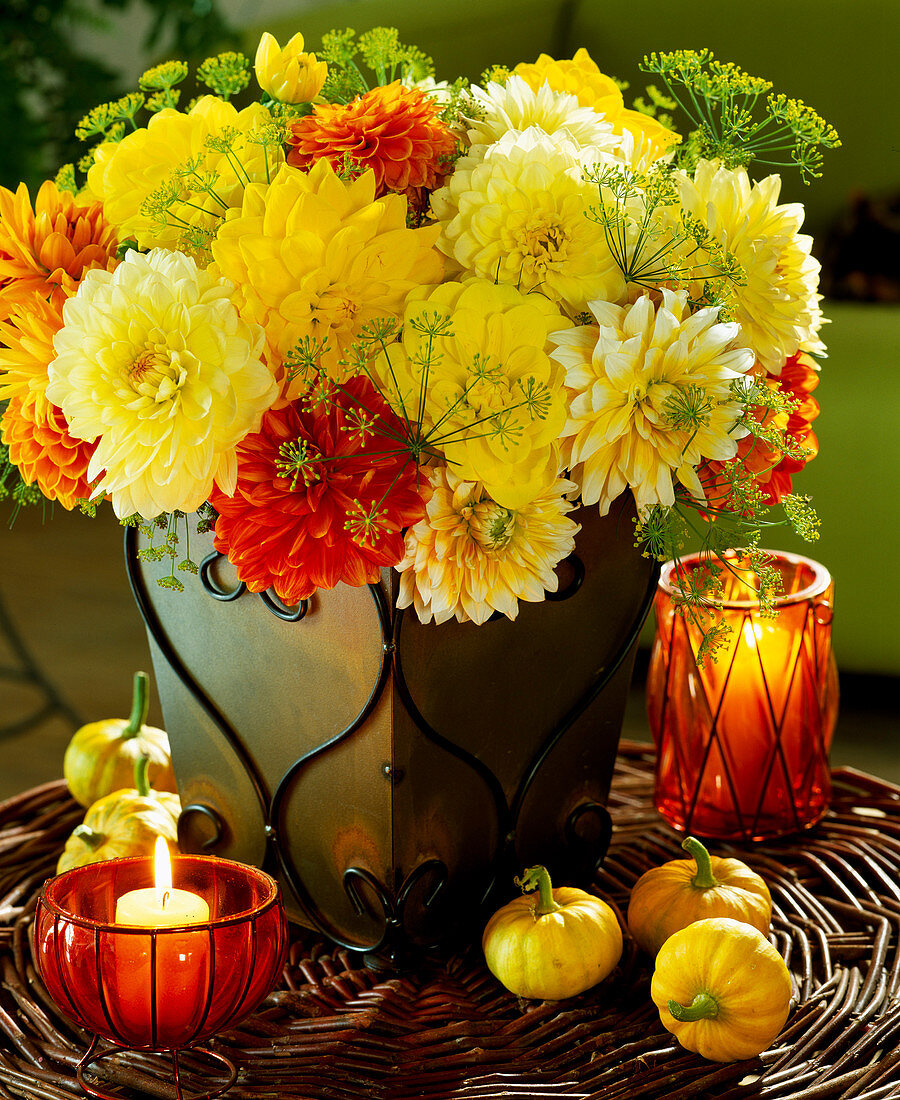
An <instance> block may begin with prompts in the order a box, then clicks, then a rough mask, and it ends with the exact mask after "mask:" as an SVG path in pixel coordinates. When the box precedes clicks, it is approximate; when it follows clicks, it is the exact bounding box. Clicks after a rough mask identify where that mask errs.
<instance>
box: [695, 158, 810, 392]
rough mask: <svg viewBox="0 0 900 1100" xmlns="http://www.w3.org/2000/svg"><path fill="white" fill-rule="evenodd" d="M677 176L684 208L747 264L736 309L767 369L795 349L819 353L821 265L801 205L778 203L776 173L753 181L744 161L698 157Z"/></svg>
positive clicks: (777, 371) (774, 369) (774, 368)
mask: <svg viewBox="0 0 900 1100" xmlns="http://www.w3.org/2000/svg"><path fill="white" fill-rule="evenodd" d="M675 180H676V182H677V186H678V189H679V192H680V194H681V201H682V204H683V206H684V207H685V209H687V210H688V211H689V212H690V213H691V214H694V215H695V216H696V217H697V218H699V219H700V221H701V222H703V223H705V224H706V225H707V226H708V227H709V230H710V232H711V233H712V235H713V237H715V238H716V240H717V241H719V242H720V243H721V244H722V245H723V246H724V247H725V248H727V249H728V250H729V251H730V252H732V253H734V255H735V257H736V258H737V260H738V262H739V263H740V264H741V266H742V267H743V269H744V272H745V274H746V279H747V281H746V284H745V285H743V286H738V287H737V288H736V291H735V294H736V308H735V312H734V316H735V320H737V321H738V322H740V325H741V328H742V330H743V332H744V338H745V340H746V342H747V343H748V344H749V345H750V346H751V347H752V348H753V350H754V351H755V352H756V355H757V358H758V359H759V361H760V362H761V363H762V365H763V366H764V367H765V368H766V370H767V371H769V372H770V373H772V374H776V375H777V374H780V373H781V368H782V367H783V366H784V363H785V360H786V359H788V358H789V357H790V356H792V355H796V354H797V352H798V351H806V352H812V353H822V352H824V350H825V345H824V344H823V343H822V341H821V340H820V339H819V335H818V333H819V329H820V327H821V325H822V310H821V307H820V306H819V302H820V301H821V295H820V294H818V293H817V290H818V285H819V270H820V265H819V262H818V260H816V259H814V258H813V257H812V256H811V255H810V249H811V247H812V237H810V236H807V235H806V234H803V233H801V232H800V227H801V226H802V224H803V214H804V211H803V205H802V204H801V203H787V204H785V205H782V206H779V205H778V195H779V192H780V190H781V178H780V177H779V176H777V175H772V176H767V177H766V178H765V179H763V180H760V181H759V182H758V183H751V182H750V177H749V176H748V174H747V170H746V168H723V167H722V166H721V165H719V164H717V163H714V162H712V161H701V162H700V163H699V164H698V165H697V169H696V171H695V172H694V178H693V179H691V178H690V177H689V176H688V175H687V174H686V173H684V172H676V173H675Z"/></svg>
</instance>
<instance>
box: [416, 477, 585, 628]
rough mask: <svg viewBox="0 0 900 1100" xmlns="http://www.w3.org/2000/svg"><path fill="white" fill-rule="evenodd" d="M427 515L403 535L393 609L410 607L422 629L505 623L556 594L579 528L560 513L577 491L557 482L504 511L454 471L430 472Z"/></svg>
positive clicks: (564, 513)
mask: <svg viewBox="0 0 900 1100" xmlns="http://www.w3.org/2000/svg"><path fill="white" fill-rule="evenodd" d="M429 476H430V480H431V486H432V494H431V499H430V501H429V502H428V506H427V508H428V515H427V517H426V518H425V519H424V520H421V521H420V522H419V523H417V524H416V525H415V526H414V527H412V528H410V530H409V531H408V532H407V534H406V555H405V557H404V558H403V560H402V561H401V562H400V564H399V565H397V567H396V568H397V569H398V570H399V572H400V594H399V596H398V597H397V606H398V607H409V606H410V605H413V606H414V607H415V610H416V614H417V615H418V617H419V619H421V621H422V622H423V623H429V622H431V621H432V619H433V620H434V621H435V622H436V623H442V622H446V620H447V619H450V618H453V617H455V618H457V619H458V620H459V621H460V622H463V623H465V622H470V621H471V622H474V623H483V622H485V621H486V620H487V619H489V618H490V617H491V615H493V613H494V612H495V611H499V612H501V613H502V614H503V615H505V616H506V617H507V618H508V619H515V618H516V616H517V615H518V613H519V600H527V601H529V602H532V603H538V602H540V601H541V600H543V599H544V598H545V596H544V594H545V592H555V591H556V590H557V587H558V585H559V580H558V578H557V575H556V573H555V572H554V570H555V568H556V566H557V565H558V564H559V562H560V561H562V559H563V558H565V557H566V556H567V555H569V554H571V553H572V551H573V549H574V547H575V535H576V533H577V532H578V531H579V530H581V528H580V527H579V525H578V524H577V523H574V522H573V521H572V520H571V519H569V518H568V516H567V515H566V513H567V512H570V511H571V510H572V508H573V507H574V505H573V504H572V503H571V502H570V501H569V500H568V499H567V495H568V494H570V493H572V492H574V490H575V488H576V487H575V486H574V485H573V484H572V483H571V482H570V481H564V480H562V479H561V478H560V479H558V480H557V481H555V482H554V483H553V484H552V485H551V486H549V487H548V488H547V490H546V491H544V492H542V493H541V494H540V495H539V496H538V497H535V499H534V500H532V501H530V502H529V503H528V504H526V505H525V506H524V507H523V508H521V509H510V508H504V507H503V506H502V505H500V504H497V502H496V501H494V500H492V499H491V498H490V496H489V495H488V493H487V492H486V491H485V488H484V486H483V485H481V484H479V483H478V482H471V481H463V480H462V479H461V478H460V477H458V476H457V475H456V474H455V473H453V471H452V470H449V469H447V468H446V467H437V468H434V469H432V470H430V471H429Z"/></svg>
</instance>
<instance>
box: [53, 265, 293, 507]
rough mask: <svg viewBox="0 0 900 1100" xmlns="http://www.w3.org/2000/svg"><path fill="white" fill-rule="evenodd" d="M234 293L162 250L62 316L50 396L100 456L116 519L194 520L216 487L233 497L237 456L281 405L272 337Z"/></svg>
mask: <svg viewBox="0 0 900 1100" xmlns="http://www.w3.org/2000/svg"><path fill="white" fill-rule="evenodd" d="M233 290H234V287H233V286H232V284H231V283H230V282H228V281H227V280H225V279H219V278H216V277H214V276H213V275H211V274H209V273H208V272H206V271H203V270H201V269H199V268H198V267H197V265H196V263H195V262H194V261H193V260H192V259H190V258H189V257H187V256H184V255H182V254H181V253H177V252H168V251H166V250H163V249H154V250H153V251H152V252H149V253H148V254H146V255H142V254H140V253H138V252H135V251H131V252H129V253H128V254H127V256H126V257H125V259H124V260H123V261H122V263H121V264H120V265H119V266H118V267H117V268H116V270H115V271H114V272H108V271H104V270H101V269H99V268H95V269H94V270H92V271H89V272H88V273H87V274H86V275H85V277H84V278H83V279H82V281H81V285H80V286H79V288H78V293H77V294H76V295H75V296H74V297H73V298H70V299H68V301H67V302H66V303H65V306H64V307H63V321H64V325H63V327H62V328H61V329H60V331H59V332H58V333H57V334H56V336H55V337H54V341H53V343H54V348H55V352H56V358H55V359H54V361H53V362H52V363H51V364H50V367H49V378H50V381H49V384H48V386H47V396H48V398H49V400H51V401H52V402H53V403H54V404H56V405H58V406H59V407H60V408H61V409H62V410H63V412H64V413H65V416H66V419H67V421H68V423H69V431H70V433H71V434H72V435H73V436H74V437H76V438H78V439H85V440H88V441H90V442H93V441H94V440H96V441H97V449H96V451H95V452H94V456H93V458H92V460H91V465H90V469H89V470H88V480H90V481H93V480H94V478H96V477H101V475H102V477H101V480H100V482H99V484H98V485H97V489H96V492H97V494H98V495H102V494H109V496H110V497H111V498H112V504H113V508H114V510H115V513H116V515H117V516H120V517H122V516H128V515H131V514H133V513H135V512H137V513H139V514H140V515H141V516H143V517H144V518H145V519H152V518H153V517H154V516H157V515H159V514H160V513H161V512H171V511H174V510H175V509H180V510H182V511H185V512H190V511H193V510H194V509H196V508H197V507H199V505H200V504H202V503H203V501H204V500H206V498H207V497H208V496H209V493H210V491H211V489H212V486H213V482H216V483H217V484H218V486H219V487H220V488H221V489H222V490H223V491H224V492H225V493H232V492H234V487H235V482H236V476H237V464H236V458H235V451H234V448H235V445H236V444H237V443H238V442H240V440H241V439H243V437H244V436H245V435H246V434H247V433H248V432H251V431H255V430H256V429H257V428H258V427H259V423H260V419H261V417H262V414H263V412H264V411H265V410H266V409H267V408H268V407H269V405H271V404H272V402H273V401H274V400H275V397H276V396H277V387H276V385H275V382H274V379H273V378H272V375H271V374H270V372H269V371H268V369H267V368H266V367H265V366H264V364H263V363H262V362H261V359H260V356H261V353H262V348H263V339H264V337H263V331H262V329H261V328H260V327H259V326H258V325H247V324H245V323H244V321H242V320H241V318H240V316H239V314H238V312H237V309H236V308H235V306H234V305H233V304H232V302H231V301H230V295H231V293H232V292H233Z"/></svg>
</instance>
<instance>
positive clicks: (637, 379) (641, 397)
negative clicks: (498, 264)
mask: <svg viewBox="0 0 900 1100" xmlns="http://www.w3.org/2000/svg"><path fill="white" fill-rule="evenodd" d="M590 308H591V312H592V313H593V314H594V317H595V318H596V320H597V324H596V325H585V326H582V327H579V328H573V329H568V330H566V331H564V332H559V333H554V334H553V336H552V337H551V339H552V340H553V341H554V342H555V343H556V345H557V347H556V350H555V351H554V352H552V353H551V354H552V356H553V358H554V359H556V360H557V362H559V363H561V364H562V365H563V366H564V367H565V368H566V383H565V384H566V390H567V392H568V394H569V418H568V420H567V421H566V425H565V427H564V429H563V439H562V452H563V459H564V463H565V466H566V467H567V468H568V470H569V476H570V477H571V478H572V480H573V481H576V482H577V483H578V484H579V486H580V488H581V497H582V501H583V502H584V503H585V504H597V503H599V505H600V513H601V515H606V513H607V512H608V511H609V507H610V505H611V504H612V502H613V501H614V500H615V499H616V497H618V496H619V495H620V494H621V493H623V492H624V491H625V490H626V489H631V491H632V492H633V494H634V498H635V501H636V503H637V506H638V510H639V511H641V512H643V511H645V510H646V509H647V508H649V507H651V506H652V505H655V504H663V505H671V504H672V503H674V500H675V486H674V480H673V479H677V480H678V481H680V482H681V483H682V485H684V486H685V487H686V488H687V489H688V491H689V492H690V493H692V494H693V495H694V497H696V498H697V499H698V500H703V499H704V495H703V489H702V486H701V484H700V480H699V478H698V477H697V472H696V469H695V467H696V466H697V465H698V463H699V462H700V461H701V459H704V458H714V459H718V460H719V461H724V460H727V459H729V458H733V457H734V455H735V454H736V452H737V440H738V438H739V437H740V436H742V435H745V434H746V431H745V430H744V429H740V428H738V427H737V422H738V419H739V417H740V416H741V413H742V411H743V402H742V400H741V399H740V397H739V395H738V394H736V393H735V392H734V388H733V383H734V381H735V380H736V379H740V378H741V377H742V376H743V375H744V374H745V373H746V372H747V371H749V370H750V369H751V368H752V367H753V362H754V356H753V352H752V351H750V350H749V349H748V348H746V347H743V346H742V343H741V342H742V339H743V337H742V334H741V330H740V326H739V325H738V324H736V323H735V322H731V323H727V324H725V323H720V322H719V321H718V310H717V309H716V308H714V307H708V308H706V309H701V310H698V311H697V312H696V313H694V314H692V313H690V311H689V307H688V305H687V294H686V293H685V292H684V291H681V292H678V293H675V292H674V291H671V290H663V291H662V292H661V301H660V302H659V305H658V306H654V300H653V298H652V297H651V296H650V295H647V294H644V295H642V296H641V297H640V298H638V299H637V301H636V302H635V303H634V304H633V305H630V306H625V307H621V306H615V305H611V304H610V303H608V302H592V303H591V307H590Z"/></svg>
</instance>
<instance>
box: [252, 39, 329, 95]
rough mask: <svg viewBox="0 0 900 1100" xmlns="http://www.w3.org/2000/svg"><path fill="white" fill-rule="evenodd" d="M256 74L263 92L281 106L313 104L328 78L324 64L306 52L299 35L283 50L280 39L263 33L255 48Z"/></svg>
mask: <svg viewBox="0 0 900 1100" xmlns="http://www.w3.org/2000/svg"><path fill="white" fill-rule="evenodd" d="M254 70H255V72H256V79H257V82H258V84H259V86H260V88H262V90H263V91H264V92H266V93H267V94H268V95H270V96H271V97H272V99H277V100H278V101H279V102H280V103H311V102H312V100H314V99H315V98H316V96H317V95H318V94H319V92H321V90H322V85H323V84H324V83H325V77H326V76H327V75H328V66H327V64H326V63H325V62H324V61H317V60H316V55H315V54H314V53H304V52H303V35H302V34H300V33H299V32H298V33H297V34H295V35H294V36H293V38H291V40H290V41H289V42H288V43H287V45H286V46H285V47H284V49H282V48H281V46H279V45H278V39H277V38H275V36H274V35H271V34H269V32H268V31H264V32H263V35H262V37H261V38H260V40H259V45H258V46H257V48H256V59H255V61H254Z"/></svg>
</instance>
